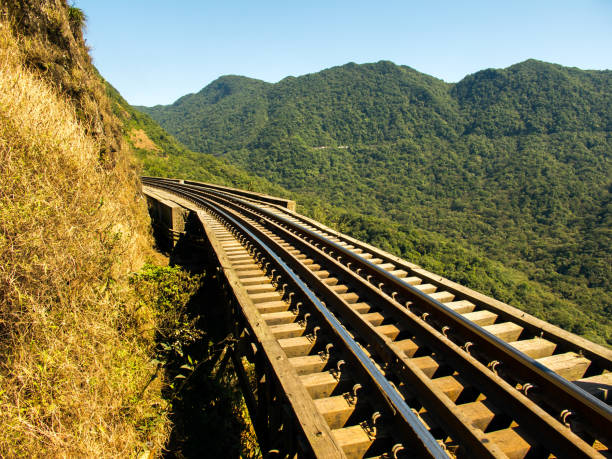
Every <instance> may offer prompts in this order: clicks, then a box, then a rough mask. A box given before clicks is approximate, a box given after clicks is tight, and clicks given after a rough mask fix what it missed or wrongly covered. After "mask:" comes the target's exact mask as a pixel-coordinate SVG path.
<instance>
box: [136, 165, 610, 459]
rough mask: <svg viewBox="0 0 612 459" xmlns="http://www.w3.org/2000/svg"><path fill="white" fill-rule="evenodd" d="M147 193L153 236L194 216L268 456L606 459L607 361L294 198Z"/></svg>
mask: <svg viewBox="0 0 612 459" xmlns="http://www.w3.org/2000/svg"><path fill="white" fill-rule="evenodd" d="M142 182H143V189H144V193H145V194H146V195H147V198H148V200H149V205H150V209H151V213H152V215H153V217H154V221H155V223H156V224H157V225H161V226H162V227H164V228H165V230H166V231H167V232H168V233H169V234H172V235H174V236H176V235H177V234H180V233H182V232H183V231H184V230H183V227H182V226H181V225H182V223H183V218H182V216H183V214H185V213H186V212H188V213H190V214H191V218H192V219H195V220H196V221H197V225H199V227H200V233H199V237H200V239H201V241H203V242H204V243H205V244H206V246H207V248H208V249H207V250H208V254H209V258H210V260H213V261H214V263H215V264H216V266H217V269H218V277H219V279H220V280H221V281H222V282H223V284H224V285H225V287H226V288H225V291H226V294H227V296H228V305H230V306H228V307H231V321H232V324H233V325H232V328H233V335H234V338H235V339H236V340H239V341H240V343H241V345H240V346H237V347H236V349H237V350H239V354H238V355H235V356H234V357H233V358H234V361H235V362H234V363H235V367H237V372H238V373H239V378H240V379H241V381H242V383H243V392H244V395H245V400H246V402H247V407H248V409H249V412H250V415H251V418H252V419H253V421H254V426H255V431H256V434H257V436H258V440H259V442H260V445H261V447H262V451H263V452H264V456H272V455H278V456H280V457H287V456H295V455H297V456H298V457H311V456H315V457H324V458H331V457H345V456H346V457H356V458H361V457H436V458H442V457H449V456H450V457H454V456H459V457H470V458H471V457H510V458H523V457H568V458H569V457H571V458H578V457H606V456H609V454H610V452H609V451H608V448H610V447H611V446H612V410H611V407H610V405H609V404H608V403H610V398H608V397H609V392H608V391H609V389H611V388H612V373H611V372H610V371H611V370H612V352H611V351H610V350H609V349H606V348H604V347H602V346H599V345H597V344H594V343H592V342H589V341H587V340H585V339H583V338H581V337H579V336H576V335H573V334H571V333H568V332H566V331H564V330H561V329H560V328H558V327H555V326H553V325H551V324H549V323H547V322H544V321H541V320H539V319H537V318H535V317H532V316H530V315H529V314H526V313H524V312H522V311H520V310H518V309H515V308H513V307H511V306H509V305H507V304H504V303H502V302H500V301H496V300H494V299H492V298H489V297H487V296H485V295H482V294H479V293H477V292H475V291H473V290H470V289H468V288H465V287H463V286H461V285H458V284H456V283H453V282H451V281H449V280H447V279H444V278H442V277H440V276H438V275H435V274H432V273H430V272H428V271H426V270H424V269H421V268H420V267H418V266H417V265H414V264H412V263H410V262H407V261H404V260H401V259H399V258H397V257H395V256H393V255H391V254H389V253H386V252H384V251H382V250H379V249H377V248H375V247H372V246H370V245H368V244H366V243H363V242H361V241H358V240H356V239H353V238H351V237H349V236H346V235H344V234H341V233H338V232H336V231H333V230H332V229H330V228H327V227H325V226H324V225H322V224H320V223H318V222H316V221H313V220H311V219H308V218H306V217H304V216H302V215H300V214H298V213H296V212H295V211H294V209H295V203H293V202H292V201H286V200H283V199H279V198H274V197H271V196H265V195H261V194H258V193H251V192H247V191H242V190H236V189H231V188H226V187H220V186H215V185H209V184H204V183H199V182H193V181H187V180H184V181H183V180H175V179H159V178H152V177H144V178H143V179H142ZM210 260H209V262H210ZM237 352H238V351H237ZM242 359H248V361H250V362H252V363H254V368H255V378H254V379H255V380H256V383H251V382H250V381H249V378H247V376H246V375H245V374H244V373H243V370H242V362H243V360H242ZM611 398H612V397H611Z"/></svg>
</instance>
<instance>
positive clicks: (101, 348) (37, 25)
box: [0, 0, 194, 458]
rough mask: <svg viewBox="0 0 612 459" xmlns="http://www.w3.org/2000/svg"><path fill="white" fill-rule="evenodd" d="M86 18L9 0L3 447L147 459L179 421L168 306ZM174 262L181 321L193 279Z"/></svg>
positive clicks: (1, 283)
mask: <svg viewBox="0 0 612 459" xmlns="http://www.w3.org/2000/svg"><path fill="white" fill-rule="evenodd" d="M82 22H83V15H82V12H81V11H80V10H78V9H76V8H72V7H69V6H68V5H67V4H66V2H65V1H61V0H47V1H27V2H23V1H11V0H8V1H4V2H2V4H1V5H0V355H2V358H1V359H0V430H1V431H2V435H1V436H0V457H7V458H8V457H136V456H139V455H142V454H144V455H147V454H149V453H152V452H155V451H157V452H159V451H161V449H162V447H163V445H164V444H165V443H166V441H167V438H168V435H169V430H170V422H169V420H168V412H169V409H170V405H169V403H168V400H167V399H166V398H165V397H164V396H163V393H162V389H163V384H162V383H163V376H162V375H161V372H160V371H158V370H159V368H158V365H157V364H156V363H155V361H154V360H153V357H154V355H155V348H156V340H155V334H156V332H159V331H160V330H162V329H161V328H160V326H161V325H163V323H164V322H163V321H164V318H165V316H167V313H166V312H164V310H163V309H162V308H160V307H159V304H158V303H160V301H158V300H157V298H158V296H159V292H158V289H157V284H156V282H153V281H149V280H146V281H145V280H142V279H141V278H138V277H136V278H135V277H134V275H133V272H134V271H138V270H139V269H140V268H141V267H142V266H143V263H144V261H145V259H146V258H148V257H155V255H154V253H153V251H152V240H151V238H150V234H149V233H150V222H149V219H148V215H147V210H146V205H145V201H144V199H143V197H142V196H141V195H140V193H139V191H138V176H137V171H136V168H135V167H134V164H132V163H133V161H132V154H131V151H130V149H129V146H128V144H127V143H126V142H125V141H124V140H123V134H122V128H121V122H120V120H118V119H117V118H116V117H115V116H114V115H113V113H112V111H111V108H110V101H109V100H108V98H107V97H106V95H105V89H104V85H103V83H102V81H100V79H99V78H98V76H97V74H96V72H95V71H94V69H93V67H92V66H91V62H90V58H89V55H88V54H87V50H86V47H85V46H84V42H83V39H82V35H81V26H82ZM166 270H167V272H166V271H164V273H166V274H164V275H163V276H160V278H163V277H164V276H165V277H166V278H169V277H172V278H173V279H174V289H173V290H172V292H173V293H174V294H175V296H177V298H174V297H173V298H170V299H166V301H165V303H166V304H164V305H163V306H164V307H166V308H167V305H168V304H172V305H173V307H176V308H177V311H174V312H173V317H178V318H179V319H181V320H183V318H182V316H181V315H180V314H181V309H180V307H181V305H182V303H184V301H185V299H184V298H182V297H181V298H178V297H179V296H180V295H182V296H183V297H184V296H189V293H190V290H189V289H192V288H193V284H194V283H193V282H192V281H190V280H189V279H188V277H187V276H185V275H184V274H181V273H179V272H177V271H176V270H174V269H172V268H166ZM168 273H169V274H168ZM145 288H146V289H148V290H147V291H148V300H147V301H143V299H142V297H139V296H137V294H136V289H140V290H145ZM139 293H140V292H139ZM179 300H180V301H179ZM141 457H142V456H141Z"/></svg>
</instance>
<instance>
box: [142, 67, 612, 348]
mask: <svg viewBox="0 0 612 459" xmlns="http://www.w3.org/2000/svg"><path fill="white" fill-rule="evenodd" d="M139 108H140V109H141V110H142V111H144V112H146V113H148V114H149V115H151V116H152V117H153V118H155V119H156V120H157V121H159V122H160V123H161V124H162V125H163V126H164V127H165V128H167V129H168V130H169V131H170V132H171V133H173V134H174V135H175V136H176V137H177V138H178V139H179V140H180V141H181V142H183V143H185V144H186V145H187V146H188V147H190V148H192V149H193V150H195V151H200V152H202V156H201V157H200V159H199V158H198V157H197V156H194V155H195V154H194V153H191V152H189V153H186V152H182V153H181V157H183V156H184V157H189V158H190V161H193V163H194V164H198V162H199V161H200V160H201V161H203V162H209V163H210V162H211V157H210V156H209V154H215V155H216V156H219V157H220V158H219V159H220V160H222V161H230V162H231V163H232V164H233V165H234V166H233V167H234V169H236V168H237V167H242V168H244V169H246V170H248V171H249V172H251V173H252V174H253V175H255V176H258V177H264V178H266V179H267V180H269V181H270V182H272V183H274V184H278V185H281V186H283V187H285V188H286V189H288V190H290V192H291V194H292V196H293V197H294V198H296V199H297V200H298V203H301V204H302V205H303V206H304V210H305V211H306V212H307V213H310V214H311V215H313V214H316V216H317V218H323V219H327V220H329V221H331V222H332V223H334V222H336V223H337V224H339V225H341V227H342V229H343V230H344V231H346V232H348V233H351V234H358V235H362V236H364V238H365V239H366V240H372V238H374V239H376V237H375V234H378V233H380V232H381V231H382V232H383V233H384V232H385V231H390V232H391V233H390V234H387V235H386V236H385V238H378V239H379V244H380V245H382V246H383V247H387V248H390V250H391V251H393V252H394V253H397V254H400V255H402V256H405V257H407V258H408V259H410V260H411V261H414V262H416V263H421V264H423V265H425V266H427V267H431V268H433V269H434V270H437V271H438V272H440V273H441V274H445V275H447V276H448V277H450V278H452V279H454V280H457V281H459V282H463V283H465V284H467V285H469V286H471V287H474V288H476V289H478V290H481V291H484V292H485V293H491V294H492V295H493V296H495V297H496V298H499V299H501V300H504V301H506V302H509V303H510V304H512V305H515V306H517V307H521V308H523V309H525V310H527V311H529V312H532V313H534V314H536V315H538V316H540V317H543V318H545V319H548V320H551V321H552V322H553V323H556V324H559V325H561V326H563V327H565V328H568V329H569V330H572V331H574V332H576V333H579V334H583V335H585V336H587V337H589V338H591V339H594V340H596V341H600V342H606V341H607V342H608V343H611V342H612V341H611V340H612V334H611V330H612V322H611V320H610V318H611V312H612V311H611V310H610V308H611V304H612V295H611V294H610V285H611V280H612V270H611V269H610V265H611V261H612V251H611V247H612V243H611V242H612V241H611V236H612V230H611V229H610V228H611V223H612V217H611V216H610V202H611V201H610V190H611V185H612V181H611V178H612V177H611V168H610V160H611V157H610V151H612V136H611V132H612V72H610V71H603V72H600V71H583V70H579V69H574V68H565V67H561V66H558V65H554V64H547V63H544V62H539V61H534V60H529V61H525V62H523V63H520V64H516V65H514V66H512V67H509V68H507V69H501V70H493V69H489V70H484V71H481V72H478V73H476V74H474V75H470V76H468V77H466V78H464V79H463V80H462V81H461V82H459V83H457V84H447V83H444V82H443V81H440V80H437V79H435V78H432V77H430V76H427V75H424V74H421V73H418V72H416V71H415V70H413V69H411V68H409V67H402V66H396V65H394V64H392V63H390V62H379V63H376V64H365V65H356V64H347V65H344V66H341V67H335V68H332V69H328V70H325V71H322V72H319V73H316V74H312V75H305V76H302V77H299V78H294V77H289V78H286V79H284V80H282V81H281V82H279V83H277V84H268V83H264V82H261V81H257V80H252V79H248V78H244V77H238V76H228V77H222V78H219V79H218V80H217V81H215V82H213V83H211V84H210V85H209V86H207V87H206V88H204V89H203V90H202V91H200V92H199V93H197V94H190V95H187V96H184V97H182V98H181V99H179V100H177V101H176V102H175V103H174V104H172V105H170V106H156V107H151V108H146V107H139ZM149 157H150V155H149ZM181 161H184V160H181ZM169 162H173V163H174V159H171V160H170V161H169ZM210 164H213V163H210ZM216 164H224V163H216ZM185 166H187V165H186V164H185V163H183V165H181V166H178V167H177V169H174V170H173V171H172V172H173V174H170V175H180V176H184V177H191V178H201V179H203V180H209V178H207V176H206V174H205V173H204V172H203V171H198V170H195V169H193V168H191V167H185ZM217 167H218V166H217ZM226 167H227V166H226ZM145 169H146V170H147V171H149V172H150V173H152V174H153V173H157V172H159V173H161V175H169V174H165V173H164V170H162V169H159V168H158V169H156V168H154V167H151V165H149V164H147V163H146V162H145ZM242 177H244V178H242V179H238V180H233V179H232V178H231V177H229V176H228V175H227V174H226V175H225V176H224V177H223V181H224V183H227V182H228V180H229V181H230V182H232V181H233V182H234V183H235V184H236V186H241V187H244V183H245V181H248V182H249V185H250V186H252V187H253V188H256V189H259V188H260V187H261V188H263V189H265V190H267V191H270V192H274V191H272V188H271V187H270V186H268V184H267V183H265V182H258V183H254V182H253V183H251V181H252V180H254V179H250V178H246V176H242ZM278 192H280V190H278V188H277V193H278ZM332 202H333V203H334V204H335V205H336V206H338V207H340V208H342V209H343V210H344V212H345V214H344V215H342V214H343V212H341V211H339V210H337V209H334V208H333V206H331V205H329V204H326V203H332ZM323 209H324V210H325V211H324V212H322V210H323ZM353 215H354V217H353ZM364 226H365V227H367V228H369V229H365V228H364ZM406 240H411V241H412V243H411V244H412V245H406ZM450 241H452V242H450ZM451 247H452V249H449V248H451ZM442 256H445V257H447V259H443V258H440V257H442ZM436 260H437V261H436ZM501 264H503V265H504V267H502V266H501ZM481 270H484V271H486V272H487V273H488V278H489V279H490V282H489V281H487V282H485V281H484V280H483V279H484V278H483V276H482V275H481V274H479V273H480V271H481ZM519 272H522V273H525V274H520V275H519V274H518V273H519ZM486 277H487V276H485V278H486ZM483 284H486V285H483Z"/></svg>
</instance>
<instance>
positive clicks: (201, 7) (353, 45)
mask: <svg viewBox="0 0 612 459" xmlns="http://www.w3.org/2000/svg"><path fill="white" fill-rule="evenodd" d="M69 1H70V0H69ZM74 5H75V6H77V7H79V8H81V9H83V10H84V11H85V14H86V15H87V17H88V21H87V24H88V25H87V31H86V37H87V42H88V44H89V46H91V48H92V54H93V57H94V63H95V65H96V66H97V67H98V69H99V70H100V72H101V73H102V75H103V76H104V77H105V78H106V79H107V80H108V81H110V82H111V84H113V85H114V86H115V87H116V88H117V89H118V90H119V91H120V92H121V93H122V94H123V96H124V97H125V98H126V99H127V100H128V101H129V102H130V103H131V104H135V105H155V104H168V103H171V102H173V101H174V100H176V99H177V98H179V97H180V96H182V95H184V94H187V93H190V92H197V91H199V90H200V89H201V88H203V87H204V86H206V85H207V84H209V83H210V82H211V81H213V80H215V79H216V78H218V77H219V76H221V75H227V74H234V75H245V76H249V77H252V78H259V79H262V80H265V81H269V82H276V81H279V80H281V79H282V78H284V77H286V76H288V75H294V76H298V75H303V74H306V73H312V72H317V71H319V70H322V69H325V68H329V67H333V66H336V65H342V64H345V63H347V62H357V63H364V62H376V61H379V60H383V59H384V60H391V61H393V62H395V63H396V64H402V65H409V66H410V67H413V68H415V69H416V70H419V71H421V72H424V73H428V74H430V75H433V76H435V77H438V78H442V79H443V80H445V81H448V82H455V81H459V80H460V79H461V78H463V77H464V76H465V75H467V74H470V73H474V72H476V71H478V70H482V69H484V68H490V67H494V68H500V67H507V66H509V65H512V64H515V63H517V62H520V61H523V60H525V59H528V58H534V59H540V60H543V61H547V62H554V63H558V64H562V65H566V66H572V67H579V68H583V69H612V0H528V1H524V0H509V1H501V0H499V1H498V0H477V1H470V0H448V1H446V0H420V1H411V0H403V1H402V0H398V1H395V0H393V1H375V0H368V1H361V0H351V1H344V0H342V1H334V0H323V1H319V0H307V1H303V0H302V1H293V0H284V1H280V0H278V1H277V0H275V1H266V0H251V1H243V0H234V1H232V0H225V1H224V0H215V1H209V0H201V1H197V0H183V1H180V2H171V1H167V0H165V1H161V0H74Z"/></svg>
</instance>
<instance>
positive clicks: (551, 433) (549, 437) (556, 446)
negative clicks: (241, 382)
mask: <svg viewBox="0 0 612 459" xmlns="http://www.w3.org/2000/svg"><path fill="white" fill-rule="evenodd" d="M189 190H190V191H193V190H191V189H189ZM174 191H175V192H176V190H174ZM183 192H185V190H183ZM190 194H191V193H190ZM233 205H234V206H237V205H236V204H233ZM238 207H239V206H238ZM241 210H242V211H244V209H241ZM250 212H252V211H250ZM252 213H253V215H254V217H255V218H256V219H257V218H259V216H258V215H257V214H256V213H254V212H252ZM260 223H261V222H260ZM290 236H292V237H294V238H295V237H296V236H295V235H290ZM301 243H304V242H303V241H301ZM332 261H333V260H332ZM340 266H341V267H342V268H344V269H346V267H343V266H342V265H340ZM349 272H350V271H349ZM310 274H311V275H312V273H310ZM352 274H353V275H355V274H354V273H352ZM315 279H316V278H315ZM359 280H360V281H361V282H363V279H359ZM366 285H367V284H366ZM325 300H326V301H328V300H329V298H326V299H325ZM402 309H403V311H404V313H406V312H405V308H402ZM346 312H347V313H348V314H351V313H353V314H355V312H354V311H351V310H350V309H348V311H346ZM360 320H361V321H363V319H360ZM419 326H421V327H423V326H425V327H426V328H427V325H426V324H419ZM356 328H359V327H356ZM437 339H440V337H438V338H437ZM446 344H447V345H448V344H450V343H448V342H447V343H446ZM380 346H384V347H389V345H388V343H385V342H382V343H378V347H380ZM392 346H393V345H391V347H392ZM375 347H377V346H375ZM378 347H377V348H378ZM434 347H435V346H434ZM455 351H457V349H455ZM383 352H384V351H383ZM387 353H388V350H387ZM463 354H464V356H465V355H466V354H465V353H463ZM397 358H398V356H397V355H396V356H395V359H397ZM400 359H401V356H400ZM408 361H409V359H405V358H404V363H406V365H407V366H409V363H408ZM395 366H396V367H397V365H395ZM403 370H404V373H402V374H403V375H404V376H405V375H406V372H405V370H406V369H405V368H404V369H403ZM481 370H482V369H481ZM484 371H486V372H487V373H488V374H489V376H490V377H492V375H493V374H492V373H491V372H489V371H488V370H486V368H484ZM400 373H401V371H400ZM413 373H414V372H413ZM412 377H413V381H414V374H412ZM408 379H409V380H410V378H408ZM474 379H476V380H477V379H478V378H477V377H476V378H474ZM499 383H503V381H499V382H498V384H499ZM484 385H485V386H486V385H487V382H486V381H485V382H484ZM489 386H491V382H490V381H489ZM493 387H496V386H495V385H494V386H493ZM506 390H509V391H512V392H513V393H515V396H516V395H520V394H518V392H517V391H516V390H515V389H514V388H512V387H507V388H506ZM485 392H486V391H485ZM420 395H421V396H423V393H422V392H421V394H420ZM430 395H431V394H430ZM505 396H506V397H508V394H507V393H506V394H505ZM425 398H427V397H425ZM490 398H491V399H495V397H490ZM513 402H515V401H514V400H512V399H510V403H513ZM523 408H524V407H523ZM534 408H536V409H537V406H535V405H534ZM524 409H525V408H524ZM433 411H436V410H433ZM541 415H542V413H541ZM545 416H548V415H545ZM516 417H517V418H518V419H522V420H521V421H519V422H520V423H521V425H523V426H528V425H531V424H532V422H529V421H525V416H524V415H520V414H519V415H518V416H516ZM459 418H460V417H459ZM551 421H552V422H555V421H553V420H552V418H549V419H548V420H547V421H546V422H545V424H546V425H548V426H549V427H548V433H547V434H546V435H545V438H544V441H543V443H545V444H548V445H549V448H550V449H551V450H552V451H555V450H556V451H558V454H559V455H562V453H563V452H565V453H566V454H567V452H568V451H570V450H573V449H574V447H573V446H574V445H573V443H572V442H575V443H577V444H582V445H583V446H579V445H576V448H577V449H576V450H575V451H574V453H575V454H576V455H577V454H585V451H584V448H585V447H587V448H588V449H591V448H590V447H588V445H586V444H585V443H584V442H582V440H580V439H579V438H578V437H575V436H573V435H570V437H569V438H562V439H561V441H560V442H559V440H556V441H555V440H554V438H555V430H554V428H552V430H551V427H550V422H551ZM463 422H465V420H463ZM443 424H444V423H443ZM446 425H448V421H447V422H446ZM455 427H456V426H455ZM562 429H564V428H562ZM452 430H453V429H451V431H452ZM536 430H538V431H540V430H541V428H536ZM544 432H546V428H545V429H544V431H543V433H544ZM568 432H569V431H568ZM458 437H459V438H461V439H462V440H465V436H464V435H459V436H458ZM572 437H573V438H572ZM568 440H569V443H567V441H568ZM468 443H469V442H468ZM564 445H565V446H564ZM591 451H593V450H592V449H591ZM489 453H491V452H489ZM560 453H561V454H560Z"/></svg>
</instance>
